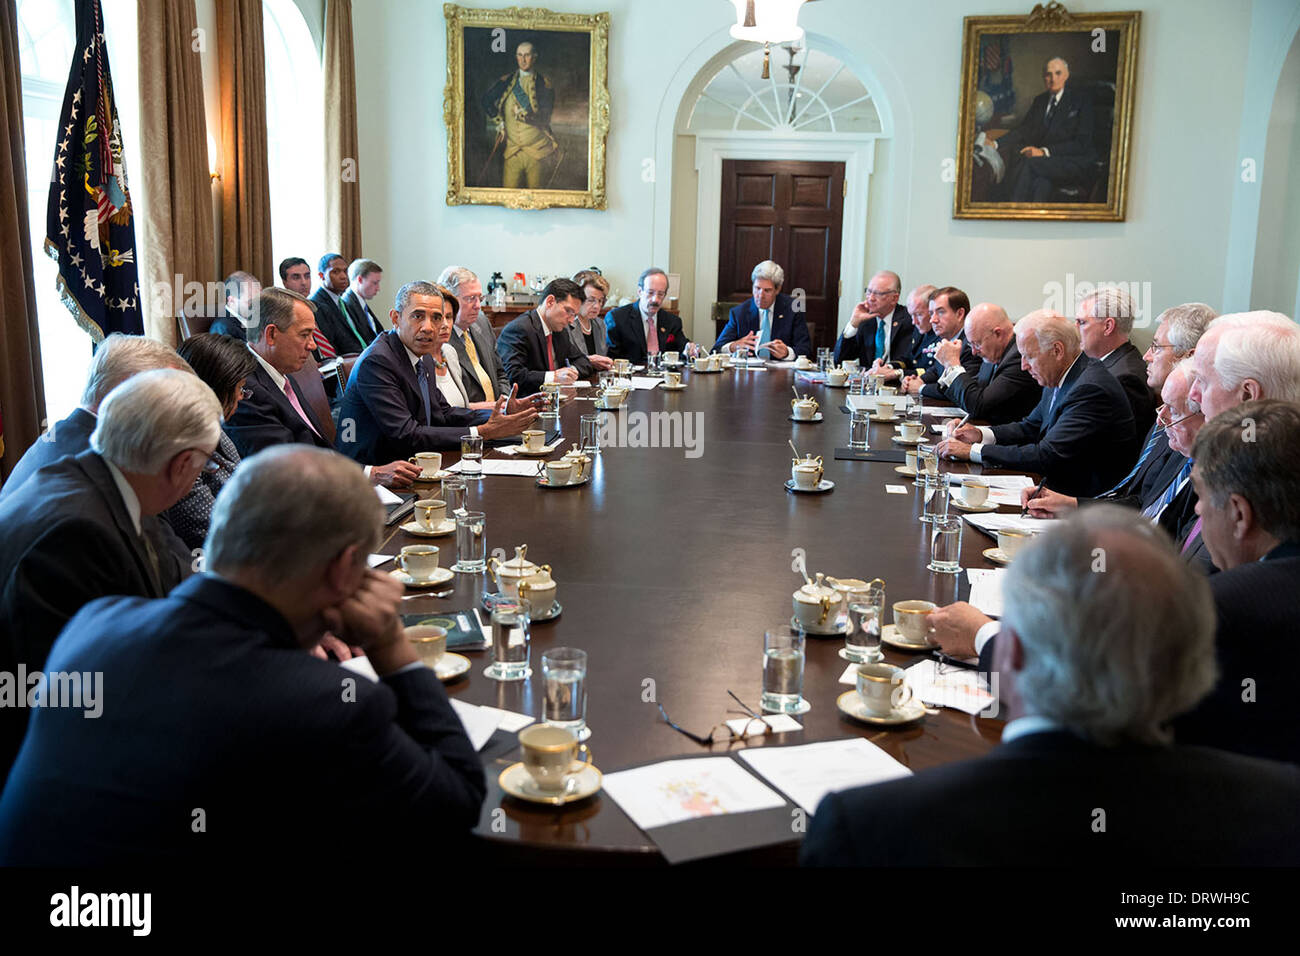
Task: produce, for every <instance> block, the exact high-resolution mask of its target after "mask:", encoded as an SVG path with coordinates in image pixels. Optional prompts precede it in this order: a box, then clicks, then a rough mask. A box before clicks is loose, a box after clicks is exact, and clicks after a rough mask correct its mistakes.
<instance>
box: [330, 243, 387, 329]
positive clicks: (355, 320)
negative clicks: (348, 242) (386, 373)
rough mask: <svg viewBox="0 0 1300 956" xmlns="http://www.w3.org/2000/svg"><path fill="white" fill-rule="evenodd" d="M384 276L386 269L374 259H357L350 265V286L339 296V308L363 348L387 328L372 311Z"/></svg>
mask: <svg viewBox="0 0 1300 956" xmlns="http://www.w3.org/2000/svg"><path fill="white" fill-rule="evenodd" d="M383 278H384V270H383V269H382V268H381V267H380V265H379V263H378V262H376V261H375V260H374V259H353V260H352V264H351V265H350V266H348V288H347V291H346V292H344V293H343V295H342V296H340V297H339V308H341V309H342V310H343V318H344V320H345V321H346V322H347V323H348V329H349V331H351V332H352V334H353V335H355V336H356V337H357V341H358V342H359V343H360V347H361V348H362V349H364V348H365V347H366V346H367V345H369V344H370V343H371V342H373V341H374V340H375V336H376V335H378V334H379V333H380V332H382V331H384V326H383V324H382V323H381V322H380V321H379V318H378V316H376V315H375V313H374V312H372V311H371V310H370V300H371V299H373V298H374V297H375V296H377V295H378V294H379V284H380V282H382V281H383Z"/></svg>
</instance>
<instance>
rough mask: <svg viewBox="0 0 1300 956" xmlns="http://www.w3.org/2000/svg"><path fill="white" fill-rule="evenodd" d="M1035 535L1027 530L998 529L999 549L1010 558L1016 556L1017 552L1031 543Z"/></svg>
mask: <svg viewBox="0 0 1300 956" xmlns="http://www.w3.org/2000/svg"><path fill="white" fill-rule="evenodd" d="M1032 537H1033V535H1032V534H1030V533H1028V532H1027V531H1016V530H1014V529H1012V528H1003V529H1001V530H1000V531H998V550H999V551H1001V552H1002V553H1003V554H1005V555H1006V556H1007V557H1008V558H1014V557H1015V556H1016V552H1017V551H1019V550H1020V549H1021V548H1023V547H1024V546H1025V545H1026V544H1028V543H1029V539H1030V538H1032Z"/></svg>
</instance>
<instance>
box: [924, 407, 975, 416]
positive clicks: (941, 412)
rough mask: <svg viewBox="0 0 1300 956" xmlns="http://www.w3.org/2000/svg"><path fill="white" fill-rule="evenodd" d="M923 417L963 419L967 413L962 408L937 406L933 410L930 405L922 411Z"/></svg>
mask: <svg viewBox="0 0 1300 956" xmlns="http://www.w3.org/2000/svg"><path fill="white" fill-rule="evenodd" d="M921 414H922V415H929V416H930V417H931V418H961V417H963V416H964V415H965V414H966V412H965V411H964V410H963V409H960V408H950V407H949V406H947V405H936V406H934V407H933V408H931V407H930V406H929V405H927V406H925V407H924V408H923V409H921Z"/></svg>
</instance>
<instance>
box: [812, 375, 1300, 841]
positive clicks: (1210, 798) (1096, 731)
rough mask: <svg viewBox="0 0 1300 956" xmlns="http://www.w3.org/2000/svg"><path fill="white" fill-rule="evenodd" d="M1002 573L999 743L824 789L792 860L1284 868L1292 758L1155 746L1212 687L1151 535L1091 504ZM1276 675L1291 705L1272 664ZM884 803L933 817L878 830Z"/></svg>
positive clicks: (1164, 743) (1297, 786)
mask: <svg viewBox="0 0 1300 956" xmlns="http://www.w3.org/2000/svg"><path fill="white" fill-rule="evenodd" d="M1103 374H1106V373H1105V372H1104V371H1103ZM1238 435H1240V430H1238ZM1237 441H1238V443H1240V441H1239V438H1238V439H1237ZM1294 448H1295V445H1294V444H1292V445H1291V451H1290V457H1291V459H1292V464H1295V462H1294V459H1295V457H1296V454H1295V451H1294ZM1099 554H1100V555H1104V558H1105V563H1106V567H1105V573H1104V574H1100V573H1097V561H1098V555H1099ZM1220 576H1222V575H1220ZM1006 578H1007V580H1006V584H1005V586H1004V589H1003V594H1004V602H1005V606H1006V614H1005V616H1004V619H1003V623H1002V629H1001V632H1000V633H999V635H998V638H997V641H996V642H995V650H994V655H995V657H996V663H995V673H996V675H997V677H998V688H999V691H1000V692H1001V700H1002V709H1001V712H1000V713H999V716H1005V717H1006V718H1007V724H1006V726H1005V727H1004V728H1003V730H1002V742H1001V744H1000V745H999V746H998V747H996V748H994V749H993V750H992V751H990V752H989V753H988V754H987V755H985V756H983V757H980V758H978V759H975V760H967V761H962V762H959V763H954V764H947V765H945V766H942V767H938V768H935V769H932V770H923V771H921V772H919V773H917V774H914V775H911V774H909V775H908V776H906V777H903V778H901V779H897V780H892V781H889V782H886V783H881V784H877V785H875V786H869V787H862V788H859V789H855V790H848V791H843V792H840V793H832V794H830V795H828V796H827V797H825V798H824V799H823V800H822V801H821V803H820V804H819V805H818V806H817V807H816V809H815V811H814V816H813V820H812V825H811V826H810V827H809V829H808V836H807V839H806V840H805V841H804V846H803V851H802V855H801V858H802V861H803V862H804V863H806V864H812V865H819V866H935V865H940V866H945V865H946V866H952V865H983V866H999V865H1001V866H1039V867H1042V866H1056V865H1059V864H1060V863H1061V862H1062V861H1064V860H1068V861H1070V865H1071V866H1085V867H1113V866H1114V865H1115V863H1116V861H1117V860H1120V861H1123V862H1124V864H1125V865H1130V866H1147V867H1151V866H1204V865H1206V864H1214V865H1237V866H1253V865H1261V864H1267V865H1279V864H1281V865H1291V866H1295V865H1297V864H1300V814H1297V813H1296V809H1295V808H1296V807H1297V806H1300V767H1296V766H1294V765H1290V764H1281V763H1274V762H1272V761H1268V760H1259V759H1256V758H1252V757H1243V756H1240V755H1237V754H1229V753H1224V752H1222V751H1218V750H1211V749H1208V748H1205V747H1199V746H1195V747H1193V746H1181V745H1180V746H1174V745H1171V737H1173V735H1172V734H1171V733H1170V732H1169V728H1168V723H1169V721H1170V720H1171V719H1172V718H1174V717H1175V716H1177V715H1178V714H1180V713H1183V712H1186V711H1188V710H1189V709H1191V708H1192V707H1194V706H1195V705H1196V704H1197V703H1198V701H1201V700H1202V699H1203V698H1205V695H1206V694H1207V693H1208V692H1209V691H1210V689H1211V688H1212V687H1213V685H1214V679H1215V673H1214V605H1213V603H1212V602H1211V599H1210V587H1211V586H1210V584H1208V583H1207V582H1206V579H1205V578H1204V577H1202V576H1201V575H1198V574H1196V573H1195V572H1193V571H1191V570H1190V569H1189V568H1187V566H1186V565H1185V564H1183V562H1182V561H1180V560H1179V558H1178V555H1177V554H1176V553H1175V552H1174V549H1173V548H1172V547H1170V545H1169V543H1168V540H1167V539H1166V538H1164V537H1163V536H1162V535H1159V534H1157V533H1156V532H1155V531H1154V530H1153V529H1152V528H1151V527H1150V526H1149V525H1142V524H1137V525H1135V524H1134V523H1133V520H1132V513H1131V512H1129V511H1127V510H1124V509H1119V508H1114V507H1111V506H1099V507H1097V508H1092V509H1089V510H1087V511H1081V512H1079V513H1078V514H1077V515H1075V516H1074V517H1072V518H1070V519H1069V520H1067V521H1065V522H1062V523H1061V526H1059V527H1057V528H1054V529H1053V530H1052V531H1049V532H1048V533H1047V534H1045V535H1042V536H1041V538H1040V539H1039V540H1036V541H1034V542H1032V543H1030V544H1028V545H1026V546H1025V547H1024V548H1023V549H1022V550H1021V551H1020V552H1019V554H1017V555H1016V560H1015V561H1014V562H1013V563H1012V565H1011V567H1010V568H1009V569H1008V570H1007V571H1006ZM1291 581H1292V583H1293V584H1294V583H1295V582H1296V581H1297V579H1296V577H1295V575H1294V574H1293V575H1292V578H1291ZM1265 633H1267V631H1266V632H1265ZM1245 634H1246V635H1249V636H1248V639H1249V640H1250V641H1251V646H1252V648H1254V647H1255V646H1257V640H1258V632H1254V631H1248V632H1245ZM1256 672H1257V669H1256V670H1252V671H1251V673H1256ZM1276 680H1277V682H1278V683H1279V684H1280V685H1281V689H1280V691H1279V695H1280V699H1284V700H1285V701H1286V702H1287V704H1289V705H1290V706H1291V709H1292V710H1294V705H1293V703H1292V702H1291V695H1290V694H1289V692H1288V690H1287V688H1286V685H1287V674H1286V673H1285V669H1279V672H1278V675H1277V678H1276ZM1239 706H1240V705H1239ZM1295 726H1296V723H1295V720H1294V719H1293V718H1292V719H1290V720H1289V721H1288V722H1287V732H1289V733H1291V734H1294V732H1295V731H1294V728H1295ZM1177 736H1178V742H1179V743H1180V744H1181V742H1182V740H1183V738H1182V735H1181V734H1178V735H1177ZM899 807H907V808H908V811H909V812H911V813H918V814H920V815H921V818H922V819H931V820H933V821H935V823H936V825H935V826H932V827H920V828H915V827H912V828H906V827H889V826H881V825H880V822H881V821H882V820H884V819H887V818H888V817H889V815H890V813H891V812H894V811H896V810H897V808H899Z"/></svg>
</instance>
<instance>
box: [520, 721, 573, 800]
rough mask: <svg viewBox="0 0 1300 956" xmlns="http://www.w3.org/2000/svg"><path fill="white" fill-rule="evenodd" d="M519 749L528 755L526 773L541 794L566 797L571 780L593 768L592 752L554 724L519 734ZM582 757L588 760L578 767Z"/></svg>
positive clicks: (531, 728)
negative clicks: (585, 769)
mask: <svg viewBox="0 0 1300 956" xmlns="http://www.w3.org/2000/svg"><path fill="white" fill-rule="evenodd" d="M519 746H520V749H522V750H523V753H524V761H523V762H524V769H525V770H527V771H528V775H529V776H530V777H532V778H533V782H534V783H535V784H537V788H538V789H539V790H542V791H545V792H546V793H562V792H563V791H564V790H565V788H566V786H567V785H568V783H569V780H570V779H571V778H572V777H573V776H574V775H575V774H577V773H579V772H581V771H582V770H583V769H584V764H586V765H590V763H591V751H590V750H588V749H587V745H586V744H580V743H578V738H577V737H575V736H574V735H573V733H572V731H569V730H566V729H565V728H563V727H555V726H553V725H551V724H532V725H531V726H528V727H525V728H524V729H523V730H521V731H519ZM578 754H583V755H585V756H586V760H585V761H584V764H578V763H577V758H578Z"/></svg>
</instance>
